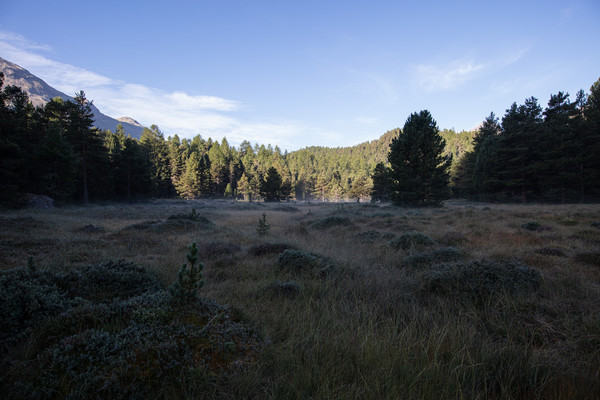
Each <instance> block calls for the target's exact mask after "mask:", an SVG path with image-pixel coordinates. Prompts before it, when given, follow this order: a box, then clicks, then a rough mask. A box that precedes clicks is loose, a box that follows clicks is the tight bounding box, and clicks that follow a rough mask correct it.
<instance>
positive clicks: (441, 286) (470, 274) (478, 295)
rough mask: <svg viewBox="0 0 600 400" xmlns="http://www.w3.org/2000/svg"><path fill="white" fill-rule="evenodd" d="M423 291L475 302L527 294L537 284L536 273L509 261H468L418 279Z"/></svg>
mask: <svg viewBox="0 0 600 400" xmlns="http://www.w3.org/2000/svg"><path fill="white" fill-rule="evenodd" d="M422 279H423V290H424V291H425V292H429V293H435V294H441V295H459V296H467V297H470V298H475V299H482V298H486V297H489V296H492V295H495V294H499V293H510V294H517V293H528V292H532V291H535V290H537V289H538V288H539V286H540V284H541V275H540V273H539V271H538V270H536V269H534V268H531V267H529V266H527V265H525V264H522V263H520V262H513V261H490V260H482V261H471V262H466V263H465V262H459V263H450V264H440V265H437V266H435V267H432V269H431V270H429V271H427V272H426V273H424V274H423V276H422Z"/></svg>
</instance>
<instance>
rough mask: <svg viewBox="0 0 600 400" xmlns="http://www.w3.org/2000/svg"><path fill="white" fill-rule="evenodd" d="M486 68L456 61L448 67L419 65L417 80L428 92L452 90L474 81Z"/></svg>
mask: <svg viewBox="0 0 600 400" xmlns="http://www.w3.org/2000/svg"><path fill="white" fill-rule="evenodd" d="M483 68H484V65H483V64H475V63H473V61H455V62H452V63H450V64H448V65H443V66H439V65H424V64H421V65H417V66H416V68H415V74H416V80H417V82H418V83H419V85H420V86H421V87H422V88H423V89H424V90H425V91H427V92H433V91H439V90H447V89H452V88H455V87H457V86H460V85H461V84H463V83H465V82H466V81H468V80H470V79H472V78H473V77H474V76H475V74H477V73H478V72H479V71H481V70H482V69H483Z"/></svg>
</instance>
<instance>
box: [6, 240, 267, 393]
mask: <svg viewBox="0 0 600 400" xmlns="http://www.w3.org/2000/svg"><path fill="white" fill-rule="evenodd" d="M192 247H194V248H195V246H190V254H188V262H189V263H190V267H189V268H188V266H187V264H186V268H185V269H184V268H183V267H182V270H184V271H183V273H182V272H181V270H180V274H179V278H182V279H179V280H178V281H176V283H179V285H178V286H177V288H176V289H180V290H179V291H177V290H175V292H176V293H175V296H174V295H173V293H169V292H168V291H166V290H164V289H163V288H162V285H161V284H160V283H159V282H158V280H157V279H156V278H155V277H153V276H152V275H150V274H149V273H148V272H147V271H146V270H145V269H144V268H143V267H140V266H137V265H136V264H133V263H128V262H125V261H118V262H104V263H100V264H97V265H93V266H85V267H79V268H76V269H74V270H71V271H69V272H67V273H54V272H50V271H37V270H36V268H35V266H34V265H33V263H30V264H29V267H28V268H18V269H13V270H6V271H0V294H1V299H0V343H1V344H2V345H1V347H0V393H2V396H3V398H6V399H39V398H49V399H52V398H56V399H59V398H60V399H62V398H128V399H129V398H151V397H161V396H162V397H174V398H177V397H182V396H183V393H178V392H177V391H178V390H181V389H182V383H183V382H187V383H186V385H185V387H187V388H190V387H195V388H199V389H200V390H206V389H207V388H208V387H210V385H211V381H213V382H214V381H215V380H216V379H220V378H221V377H222V376H224V374H227V373H228V372H229V371H232V370H236V369H239V368H242V367H244V366H245V365H247V364H248V363H250V362H252V361H253V360H254V358H255V357H256V354H257V352H258V351H259V347H260V345H261V340H260V338H259V336H258V335H257V334H256V332H254V331H253V330H252V329H250V328H249V327H248V326H247V325H246V324H244V323H243V322H242V321H241V319H239V318H238V317H236V316H235V315H234V314H233V313H232V312H230V310H229V309H228V308H226V307H223V306H220V305H218V304H216V303H214V302H211V301H209V300H207V299H199V298H198V297H197V289H198V288H199V287H198V282H199V280H198V279H195V278H199V277H200V274H199V273H196V275H195V278H194V277H193V276H191V277H190V274H189V272H190V271H191V270H193V267H194V266H197V265H198V262H197V261H198V260H197V258H195V257H194V254H196V256H197V249H196V252H194V251H192V250H193V249H192ZM192 291H193V295H186V294H189V293H191V292H192ZM179 292H181V293H182V294H183V295H184V296H183V297H185V300H186V301H178V300H179V299H180V298H179V297H177V296H176V295H177V293H179ZM188 300H189V301H188ZM22 345H24V348H25V349H27V351H26V352H19V351H17V350H18V349H19V348H20V347H19V346H22ZM203 388H204V389H203Z"/></svg>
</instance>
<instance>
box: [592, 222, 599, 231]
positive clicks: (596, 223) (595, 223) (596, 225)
mask: <svg viewBox="0 0 600 400" xmlns="http://www.w3.org/2000/svg"><path fill="white" fill-rule="evenodd" d="M590 226H591V227H592V228H598V229H600V221H596V222H592V223H591V224H590Z"/></svg>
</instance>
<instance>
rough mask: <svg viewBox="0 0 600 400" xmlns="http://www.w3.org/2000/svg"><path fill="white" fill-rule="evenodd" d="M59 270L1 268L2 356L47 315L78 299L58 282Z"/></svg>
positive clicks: (0, 326)
mask: <svg viewBox="0 0 600 400" xmlns="http://www.w3.org/2000/svg"><path fill="white" fill-rule="evenodd" d="M59 283H60V279H59V276H57V274H52V273H49V272H47V271H35V270H32V269H31V268H17V269H11V270H3V271H0V343H1V345H0V356H1V357H4V355H5V354H6V353H7V352H8V351H9V350H11V349H12V348H13V346H15V345H16V344H17V343H19V342H21V341H23V340H24V339H25V338H26V337H28V336H29V335H30V334H31V332H32V329H33V328H34V327H36V326H37V325H39V324H40V323H41V322H42V321H43V320H44V319H45V318H48V317H51V316H55V315H58V314H59V313H60V312H62V311H64V310H66V309H68V308H71V307H74V306H75V305H76V304H78V301H76V300H75V299H74V297H73V296H69V295H68V293H67V291H66V289H64V288H61V286H60V285H59Z"/></svg>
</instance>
